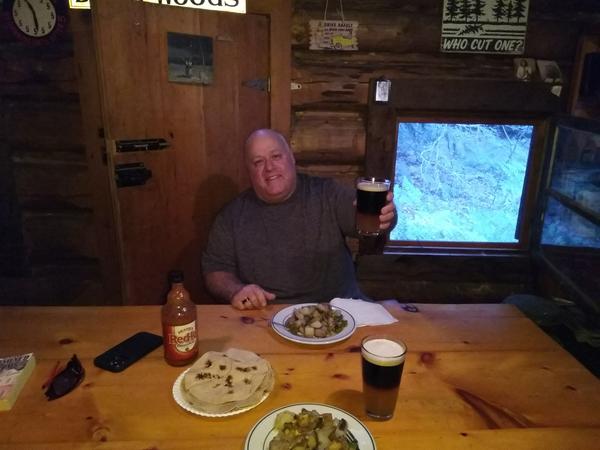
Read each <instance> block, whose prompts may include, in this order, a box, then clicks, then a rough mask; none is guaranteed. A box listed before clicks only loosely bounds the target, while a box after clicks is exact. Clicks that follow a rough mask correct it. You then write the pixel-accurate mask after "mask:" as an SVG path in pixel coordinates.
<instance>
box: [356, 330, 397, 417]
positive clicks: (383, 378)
mask: <svg viewBox="0 0 600 450" xmlns="http://www.w3.org/2000/svg"><path fill="white" fill-rule="evenodd" d="M361 355H362V375H363V393H364V398H365V406H366V412H367V415H368V416H370V417H373V418H375V419H380V420H385V419H390V418H391V417H392V416H393V415H394V409H395V408H396V399H397V398H398V388H399V387H400V380H401V378H402V370H403V369H404V357H405V355H406V346H405V345H404V344H403V343H402V342H401V341H399V340H397V339H393V338H388V337H368V338H365V339H364V340H363V343H362V345H361Z"/></svg>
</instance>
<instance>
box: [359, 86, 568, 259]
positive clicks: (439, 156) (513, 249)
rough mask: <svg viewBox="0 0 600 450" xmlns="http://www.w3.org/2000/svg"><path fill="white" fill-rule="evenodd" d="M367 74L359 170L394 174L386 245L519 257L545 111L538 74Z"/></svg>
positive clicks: (535, 187) (548, 104)
mask: <svg viewBox="0 0 600 450" xmlns="http://www.w3.org/2000/svg"><path fill="white" fill-rule="evenodd" d="M378 80H379V79H371V80H370V84H369V108H368V121H367V142H366V144H367V148H366V158H365V173H366V174H367V175H368V176H379V177H381V176H385V177H387V178H391V179H393V181H394V189H395V191H396V192H395V201H396V205H397V206H398V224H397V225H396V228H395V229H394V230H393V231H392V233H391V234H390V238H391V239H390V240H389V242H388V243H387V246H386V248H385V249H384V251H385V252H387V253H393V254H401V253H402V254H411V253H418V254H422V253H430V254H432V255H437V254H456V255H460V254H462V253H468V254H473V253H477V252H478V254H480V255H482V256H485V255H488V254H489V255H491V254H492V253H494V254H495V256H501V254H510V255H514V256H517V257H520V256H522V255H524V254H525V252H526V251H528V250H529V249H530V242H531V235H532V232H533V231H534V230H533V229H532V228H533V225H532V223H533V222H534V220H533V219H534V217H535V211H536V200H537V197H538V192H539V188H540V184H541V168H542V162H543V157H544V139H545V137H546V134H547V129H548V119H549V118H550V117H551V116H552V115H553V114H555V113H556V112H557V111H559V110H560V108H561V104H560V98H558V97H557V96H555V95H553V94H552V92H551V90H550V89H548V87H547V86H546V85H545V83H524V82H522V81H518V80H515V81H509V80H475V79H472V80H471V79H469V80H467V79H429V78H427V77H423V78H418V79H417V78H415V79H412V78H410V79H409V78H406V79H397V80H390V81H391V87H390V91H389V98H388V101H387V102H381V101H376V95H375V94H376V92H375V87H376V82H377V81H378Z"/></svg>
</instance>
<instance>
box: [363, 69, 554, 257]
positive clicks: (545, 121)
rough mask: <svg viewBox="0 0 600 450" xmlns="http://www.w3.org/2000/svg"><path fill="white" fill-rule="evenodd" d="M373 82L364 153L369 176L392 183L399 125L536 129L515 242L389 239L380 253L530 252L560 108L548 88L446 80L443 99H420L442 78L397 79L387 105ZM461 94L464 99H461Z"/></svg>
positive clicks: (522, 83) (519, 82) (483, 253)
mask: <svg viewBox="0 0 600 450" xmlns="http://www.w3.org/2000/svg"><path fill="white" fill-rule="evenodd" d="M374 81H377V80H375V79H374V80H371V85H370V90H369V110H368V123H367V148H366V154H365V169H366V174H367V175H368V176H384V177H386V178H389V179H390V180H392V182H395V180H394V175H395V163H396V145H397V139H398V123H399V122H400V121H415V122H418V121H421V122H423V121H427V122H440V123H442V122H456V123H459V122H460V123H511V124H531V125H533V126H534V131H533V136H532V143H531V150H530V154H529V158H528V161H527V168H526V172H525V179H524V188H523V194H522V196H521V207H520V209H519V217H518V219H517V229H518V242H516V243H484V242H445V241H389V242H387V243H386V244H385V246H384V248H383V251H384V253H389V254H430V255H431V254H444V255H447V254H460V255H473V254H477V255H498V254H513V253H517V254H518V253H525V252H528V251H529V250H530V248H531V243H532V241H533V240H534V238H533V236H532V233H534V232H536V229H535V226H534V218H535V215H536V211H537V199H538V196H539V195H540V188H541V183H542V167H543V162H544V154H545V138H546V135H547V132H548V127H549V119H550V118H551V117H552V115H553V114H554V113H555V112H556V111H558V109H559V104H558V103H557V102H558V99H556V97H555V96H554V95H552V94H551V93H550V91H549V87H544V86H539V85H537V84H530V83H524V82H521V81H518V82H511V81H496V82H494V81H482V80H479V81H477V80H473V81H468V80H455V81H451V80H448V81H446V82H444V83H443V85H438V86H439V87H442V86H443V88H444V91H443V94H442V95H439V96H437V95H431V94H429V95H427V96H426V97H423V95H424V94H425V93H426V92H430V91H431V92H434V93H435V92H440V91H439V90H436V89H435V86H433V85H436V83H438V82H439V81H440V80H422V81H421V80H395V81H392V88H391V94H390V99H389V101H388V102H387V103H384V104H382V103H379V102H378V103H376V102H375V101H374V98H375V95H374V87H375V83H374ZM432 84H433V85H432ZM527 86H530V87H532V88H533V89H532V90H533V92H534V93H535V95H533V94H532V93H531V92H529V91H523V88H524V87H525V88H527ZM465 92H467V93H468V95H464V93H465ZM525 92H527V95H525ZM552 97H554V98H552ZM450 99H454V100H450ZM524 105H525V106H524Z"/></svg>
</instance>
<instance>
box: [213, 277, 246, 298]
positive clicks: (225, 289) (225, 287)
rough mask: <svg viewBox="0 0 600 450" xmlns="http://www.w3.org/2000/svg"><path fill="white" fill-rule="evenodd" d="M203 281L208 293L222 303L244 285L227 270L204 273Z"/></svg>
mask: <svg viewBox="0 0 600 450" xmlns="http://www.w3.org/2000/svg"><path fill="white" fill-rule="evenodd" d="M204 282H205V283H206V287H207V288H208V290H209V291H210V293H211V294H212V295H214V296H215V297H217V299H219V300H220V301H221V302H223V303H229V302H230V301H231V299H232V298H233V296H234V295H235V294H236V293H237V292H238V291H239V290H240V289H242V288H243V287H244V283H242V282H241V281H240V280H239V278H238V277H236V276H235V275H234V274H232V273H229V272H209V273H207V274H205V275H204Z"/></svg>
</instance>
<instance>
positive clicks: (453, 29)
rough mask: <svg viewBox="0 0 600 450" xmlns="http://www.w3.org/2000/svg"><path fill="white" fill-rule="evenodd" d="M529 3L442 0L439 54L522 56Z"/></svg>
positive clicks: (502, 0)
mask: <svg viewBox="0 0 600 450" xmlns="http://www.w3.org/2000/svg"><path fill="white" fill-rule="evenodd" d="M528 13H529V0H444V16H443V19H442V42H441V51H442V52H452V53H504V54H511V55H520V54H523V52H524V50H525V35H526V33H527V15H528Z"/></svg>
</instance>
